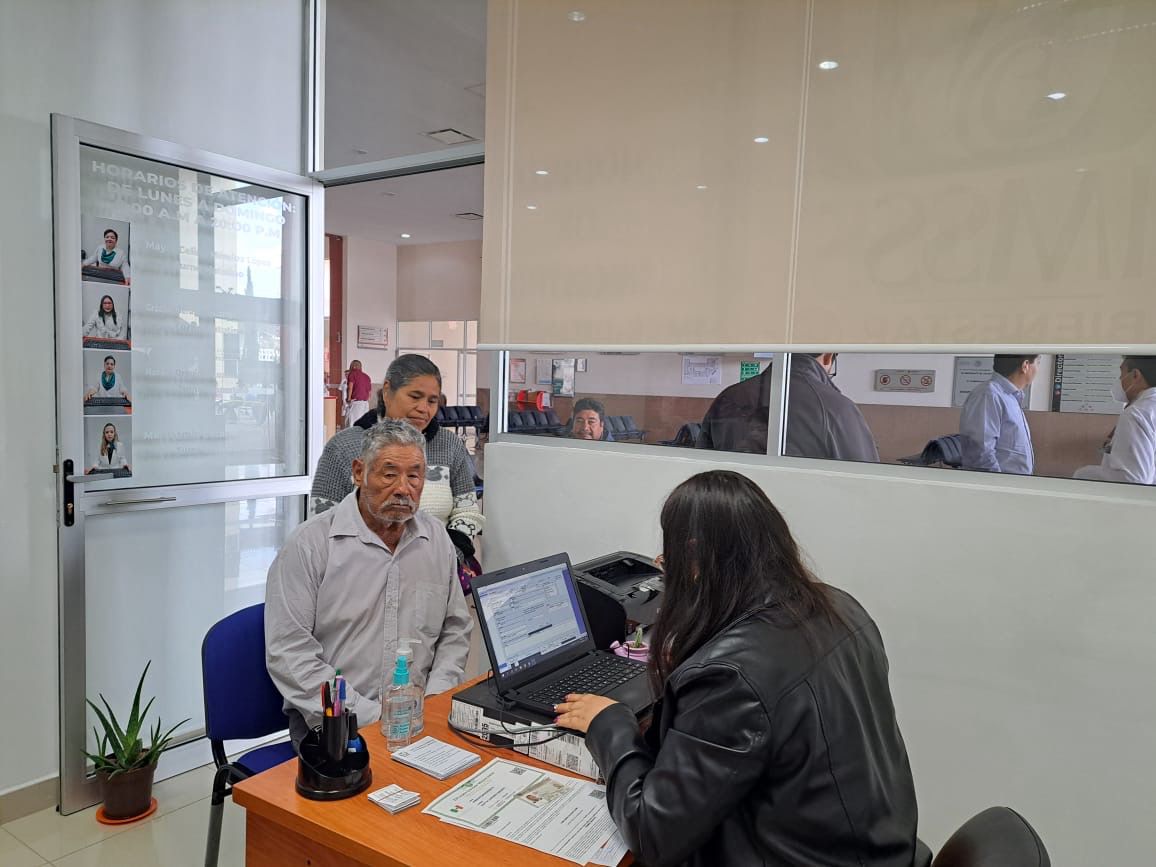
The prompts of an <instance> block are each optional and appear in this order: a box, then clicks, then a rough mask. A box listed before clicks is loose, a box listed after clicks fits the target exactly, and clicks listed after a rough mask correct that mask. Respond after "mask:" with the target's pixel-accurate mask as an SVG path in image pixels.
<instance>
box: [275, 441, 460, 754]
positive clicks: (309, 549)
mask: <svg viewBox="0 0 1156 867" xmlns="http://www.w3.org/2000/svg"><path fill="white" fill-rule="evenodd" d="M353 475H354V483H355V485H356V488H355V489H354V491H353V492H352V493H350V494H349V495H348V496H347V497H345V499H343V500H342V501H341V502H340V503H338V504H337V506H335V507H334V508H332V509H329V510H328V511H326V512H322V513H321V514H320V515H317V516H316V517H313V518H311V519H309V520H308V521H306V522H305V523H304V524H302V525H301V526H299V527H298V528H297V529H296V530H294V531H293V533H292V534H291V535H290V536H289V539H288V540H287V541H286V543H285V546H284V547H283V548H282V549H281V551H280V552H279V553H278V554H277V558H276V559H275V560H274V561H273V565H272V566H270V567H269V579H268V583H267V585H266V588H265V664H266V666H267V667H268V669H269V675H270V677H272V679H273V683H274V684H276V686H277V689H278V690H279V691H280V692H281V695H282V696H284V698H285V714H286V716H288V717H289V732H290V736H291V737H292V739H293V743H294V745H296V744H299V743H300V742H301V739H302V738H304V737H305V735H306V734H308V732H309V729H310V728H312V727H313V726H315V725H317V724H318V723H319V722H320V721H321V713H322V709H321V698H320V696H321V684H323V683H325V682H326V681H329V680H332V679H333V677H334V674H335V670H336V669H341V674H342V675H343V676H344V677H345V679H346V681H347V683H348V686H349V688H350V689H349V692H348V693H347V694H346V700H345V703H346V706H347V707H348V708H349V709H350V710H351V711H353V712H354V713H356V714H357V721H358V723H359V724H360V725H365V724H366V723H371V722H374V721H375V720H377V719H379V718H380V717H381V683H382V677H383V675H384V673H385V671H384V669H385V666H386V665H390V666H392V663H393V660H394V658H395V655H396V650H397V646H398V643H399V641H403V640H413V643H412V645H411V646H412V647H413V660H412V667H411V677H412V678H413V682H414V683H415V684H417V685H419V686H421V687H424V689H425V692H426V694H427V695H431V694H433V693H438V692H443V691H444V690H447V689H449V688H451V687H453V686H457V685H458V684H459V683H461V681H462V678H463V676H464V673H465V667H466V655H467V653H468V652H469V647H470V628H471V625H472V623H471V620H470V615H469V611H468V609H467V608H466V602H465V598H464V597H463V596H462V592H461V587H460V585H459V584H458V571H457V557H456V555H455V554H454V549H453V546H452V545H451V544H450V540H449V537H448V536H447V535H446V532H445V528H444V527H443V526H442V525H441V524H440V523H439V522H438V520H437V519H436V518H433V517H431V516H430V515H428V514H426V513H425V512H419V511H418V510H417V506H418V501H419V500H420V499H421V492H422V487H423V486H424V485H425V478H426V459H425V439H424V438H423V436H422V434H421V432H420V431H419V430H417V428H415V427H413V426H412V425H411V424H409V423H408V422H405V421H400V420H393V419H386V420H384V421H382V422H379V423H378V424H376V425H375V426H374V427H372V428H371V429H370V430H369V432H368V433H367V434H366V435H365V443H364V445H363V447H362V450H361V455H360V457H358V458H357V459H355V460H354V461H353Z"/></svg>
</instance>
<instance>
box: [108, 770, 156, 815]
mask: <svg viewBox="0 0 1156 867" xmlns="http://www.w3.org/2000/svg"><path fill="white" fill-rule="evenodd" d="M156 769H157V766H156V765H155V764H152V765H149V766H148V767H145V768H137V769H136V770H133V771H126V772H125V773H123V774H117V775H116V776H115V777H110V776H109V775H108V774H107V772H105V771H101V772H100V773H99V776H100V791H101V793H102V795H103V797H104V815H105V816H106V817H107V818H109V819H131V818H133V817H134V816H139V815H141V814H142V813H144V812H146V811H147V810H148V808H149V806H150V805H151V804H152V797H153V774H154V773H156Z"/></svg>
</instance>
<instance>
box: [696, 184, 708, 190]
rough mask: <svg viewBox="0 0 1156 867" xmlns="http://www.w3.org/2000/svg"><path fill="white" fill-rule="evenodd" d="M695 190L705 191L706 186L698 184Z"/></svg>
mask: <svg viewBox="0 0 1156 867" xmlns="http://www.w3.org/2000/svg"><path fill="white" fill-rule="evenodd" d="M695 189H696V190H705V189H706V184H699V185H698V186H697V187H695Z"/></svg>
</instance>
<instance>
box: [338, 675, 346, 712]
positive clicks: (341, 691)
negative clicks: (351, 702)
mask: <svg viewBox="0 0 1156 867" xmlns="http://www.w3.org/2000/svg"><path fill="white" fill-rule="evenodd" d="M337 698H338V700H339V701H340V702H341V709H342V710H345V678H344V677H339V678H337Z"/></svg>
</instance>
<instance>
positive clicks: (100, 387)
mask: <svg viewBox="0 0 1156 867" xmlns="http://www.w3.org/2000/svg"><path fill="white" fill-rule="evenodd" d="M94 397H123V398H124V399H125V400H127V401H128V402H129V403H132V398H131V397H129V396H128V389H126V388H125V385H124V378H123V377H122V376H120V375H119V374H118V373H117V372H116V359H115V358H113V357H112V356H111V355H106V356H105V357H104V370H103V371H101V374H100V379H99V380H98V381H97V384H96V385H94V386H93V387H92V388H90V389H89V390H88V391H86V392H85V393H84V399H85V400H91V399H92V398H94Z"/></svg>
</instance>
